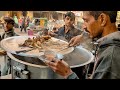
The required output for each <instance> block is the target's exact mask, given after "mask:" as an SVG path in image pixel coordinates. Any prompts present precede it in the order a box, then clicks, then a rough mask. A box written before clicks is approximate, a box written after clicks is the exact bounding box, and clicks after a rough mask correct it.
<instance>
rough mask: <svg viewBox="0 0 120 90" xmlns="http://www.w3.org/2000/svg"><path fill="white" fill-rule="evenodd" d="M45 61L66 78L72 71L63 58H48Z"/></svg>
mask: <svg viewBox="0 0 120 90" xmlns="http://www.w3.org/2000/svg"><path fill="white" fill-rule="evenodd" d="M45 63H46V64H47V65H48V66H49V67H50V68H51V69H52V70H53V71H54V72H56V73H58V74H59V75H61V76H63V77H64V78H67V77H68V76H69V75H70V74H72V73H73V71H72V70H71V68H70V67H69V65H68V64H67V63H66V62H65V61H64V60H58V59H56V58H50V59H49V60H46V61H45Z"/></svg>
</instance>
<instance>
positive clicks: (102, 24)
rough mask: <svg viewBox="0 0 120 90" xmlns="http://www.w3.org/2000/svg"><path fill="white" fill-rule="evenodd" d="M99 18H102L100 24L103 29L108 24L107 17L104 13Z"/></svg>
mask: <svg viewBox="0 0 120 90" xmlns="http://www.w3.org/2000/svg"><path fill="white" fill-rule="evenodd" d="M99 18H100V24H101V26H102V27H103V26H105V25H106V23H107V15H106V14H104V13H101V14H100V16H99Z"/></svg>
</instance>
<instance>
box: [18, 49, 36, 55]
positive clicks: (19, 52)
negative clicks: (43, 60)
mask: <svg viewBox="0 0 120 90" xmlns="http://www.w3.org/2000/svg"><path fill="white" fill-rule="evenodd" d="M34 49H36V48H31V49H28V50H20V51H16V53H17V54H18V53H21V52H24V53H26V52H28V51H32V50H34Z"/></svg>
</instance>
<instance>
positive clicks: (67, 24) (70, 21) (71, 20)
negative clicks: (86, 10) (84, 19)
mask: <svg viewBox="0 0 120 90" xmlns="http://www.w3.org/2000/svg"><path fill="white" fill-rule="evenodd" d="M64 21H65V25H66V26H68V27H70V26H72V25H73V24H74V22H75V20H73V19H71V18H70V17H69V16H66V17H65V19H64Z"/></svg>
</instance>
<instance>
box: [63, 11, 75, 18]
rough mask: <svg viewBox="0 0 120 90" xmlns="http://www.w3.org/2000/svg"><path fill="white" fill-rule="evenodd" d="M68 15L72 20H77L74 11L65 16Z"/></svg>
mask: <svg viewBox="0 0 120 90" xmlns="http://www.w3.org/2000/svg"><path fill="white" fill-rule="evenodd" d="M67 16H68V17H70V18H71V19H72V20H75V14H74V13H73V12H67V13H66V14H65V17H64V18H66V17H67Z"/></svg>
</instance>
